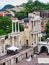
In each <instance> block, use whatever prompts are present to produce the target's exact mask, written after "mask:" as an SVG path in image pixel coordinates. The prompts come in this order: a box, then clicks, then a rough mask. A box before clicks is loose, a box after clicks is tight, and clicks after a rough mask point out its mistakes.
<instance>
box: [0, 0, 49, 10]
mask: <svg viewBox="0 0 49 65" xmlns="http://www.w3.org/2000/svg"><path fill="white" fill-rule="evenodd" d="M27 1H28V0H0V9H1V8H2V7H3V6H4V5H6V4H12V5H20V4H22V3H26V2H27ZM33 1H35V0H33ZM39 1H41V2H44V3H46V2H49V0H39Z"/></svg>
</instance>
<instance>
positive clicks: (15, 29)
mask: <svg viewBox="0 0 49 65" xmlns="http://www.w3.org/2000/svg"><path fill="white" fill-rule="evenodd" d="M15 32H17V30H16V23H15Z"/></svg>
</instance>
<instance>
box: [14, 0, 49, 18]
mask: <svg viewBox="0 0 49 65" xmlns="http://www.w3.org/2000/svg"><path fill="white" fill-rule="evenodd" d="M24 8H25V9H24V10H23V11H20V12H15V17H17V18H18V19H23V18H26V17H28V13H29V12H33V11H34V10H36V11H37V10H38V11H40V10H49V3H47V4H44V3H42V2H40V1H38V0H35V1H34V2H27V3H25V4H24Z"/></svg>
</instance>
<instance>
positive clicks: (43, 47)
mask: <svg viewBox="0 0 49 65" xmlns="http://www.w3.org/2000/svg"><path fill="white" fill-rule="evenodd" d="M40 53H47V54H48V49H47V47H45V46H42V47H41V50H40Z"/></svg>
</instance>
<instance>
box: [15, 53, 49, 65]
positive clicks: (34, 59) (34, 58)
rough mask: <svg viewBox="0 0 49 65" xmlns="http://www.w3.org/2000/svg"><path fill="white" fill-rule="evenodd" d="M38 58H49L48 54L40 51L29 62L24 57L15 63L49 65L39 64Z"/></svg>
mask: <svg viewBox="0 0 49 65" xmlns="http://www.w3.org/2000/svg"><path fill="white" fill-rule="evenodd" d="M38 58H49V55H47V54H46V53H42V54H40V55H36V56H34V57H33V59H32V60H31V61H30V62H28V61H27V60H26V59H24V60H22V61H19V62H18V63H17V64H15V65H49V64H39V63H38Z"/></svg>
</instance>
